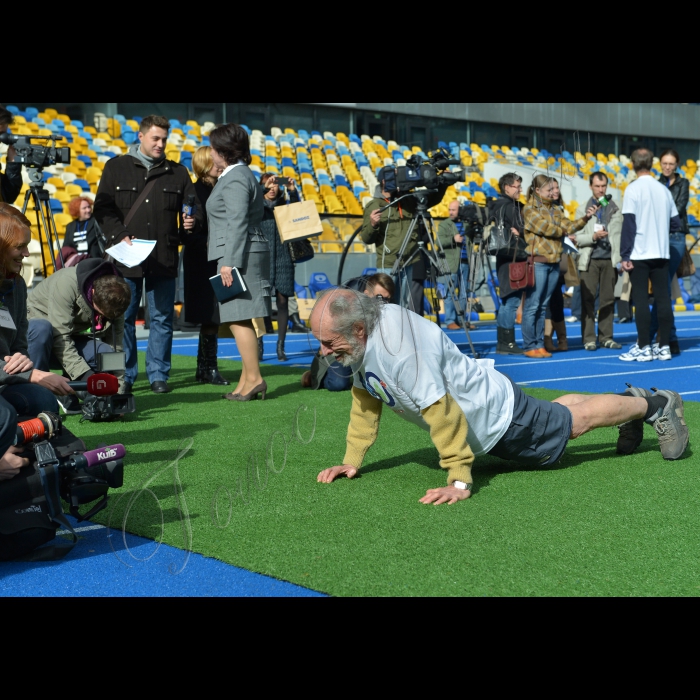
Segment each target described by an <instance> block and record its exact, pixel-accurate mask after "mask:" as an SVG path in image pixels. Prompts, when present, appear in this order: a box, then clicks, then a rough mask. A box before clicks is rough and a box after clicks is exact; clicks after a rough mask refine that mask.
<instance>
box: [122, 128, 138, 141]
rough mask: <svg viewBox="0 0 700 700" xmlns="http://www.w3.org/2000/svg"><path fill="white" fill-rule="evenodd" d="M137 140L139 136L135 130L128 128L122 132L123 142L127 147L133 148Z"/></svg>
mask: <svg viewBox="0 0 700 700" xmlns="http://www.w3.org/2000/svg"><path fill="white" fill-rule="evenodd" d="M137 140H138V134H137V133H136V132H135V131H134V130H133V129H129V128H128V127H127V128H126V129H124V130H123V131H122V141H124V143H125V144H126V145H127V146H131V145H132V144H134V143H136V141H137Z"/></svg>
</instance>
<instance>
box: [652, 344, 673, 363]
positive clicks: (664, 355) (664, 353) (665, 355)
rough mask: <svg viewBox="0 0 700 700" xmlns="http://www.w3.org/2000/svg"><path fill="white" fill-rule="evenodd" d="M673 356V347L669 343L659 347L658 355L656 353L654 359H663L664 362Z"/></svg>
mask: <svg viewBox="0 0 700 700" xmlns="http://www.w3.org/2000/svg"><path fill="white" fill-rule="evenodd" d="M671 358H672V356H671V348H670V347H669V346H668V345H664V346H663V347H662V348H659V354H658V355H657V354H654V359H655V360H661V361H662V362H668V361H669V360H670V359H671Z"/></svg>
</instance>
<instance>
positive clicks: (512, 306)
mask: <svg viewBox="0 0 700 700" xmlns="http://www.w3.org/2000/svg"><path fill="white" fill-rule="evenodd" d="M521 298H522V292H515V293H514V294H509V295H508V296H507V297H506V298H505V299H501V308H500V309H498V317H497V318H496V325H497V326H498V327H499V328H507V329H508V330H510V329H512V328H515V319H516V317H517V315H518V308H519V307H520V299H521Z"/></svg>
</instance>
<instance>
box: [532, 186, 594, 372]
mask: <svg viewBox="0 0 700 700" xmlns="http://www.w3.org/2000/svg"><path fill="white" fill-rule="evenodd" d="M555 189H557V182H556V180H555V179H554V178H551V177H549V176H548V175H537V176H536V177H535V178H534V180H533V181H532V184H531V185H530V189H529V190H528V193H527V199H528V202H527V205H526V206H525V209H523V218H524V221H525V240H526V242H527V246H528V254H532V255H534V257H535V286H534V287H532V288H530V289H528V290H527V294H526V297H525V305H524V307H523V320H522V333H523V346H524V349H525V356H526V357H532V358H543V357H551V356H552V355H551V353H548V352H547V351H546V350H545V349H544V321H545V314H546V311H547V305H548V304H549V298H550V297H551V296H552V292H553V291H554V289H555V287H556V285H557V283H558V282H559V261H560V260H561V256H562V252H563V248H564V246H563V239H564V236H570V235H571V234H573V233H576V232H577V231H580V230H581V229H582V228H583V227H584V226H585V225H586V224H587V223H588V221H589V220H590V219H591V217H592V216H593V215H594V214H595V212H596V208H595V207H590V208H589V209H588V210H587V211H586V216H584V217H583V218H582V219H579V220H578V221H574V222H571V221H569V219H567V218H566V214H565V213H564V210H563V209H562V207H560V206H558V205H557V204H556V201H555V200H554V199H553V195H554V192H555Z"/></svg>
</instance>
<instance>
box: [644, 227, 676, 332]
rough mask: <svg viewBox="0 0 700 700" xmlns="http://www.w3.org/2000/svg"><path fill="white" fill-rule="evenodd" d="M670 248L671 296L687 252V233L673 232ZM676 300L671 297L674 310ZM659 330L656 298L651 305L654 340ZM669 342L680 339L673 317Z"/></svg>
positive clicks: (669, 281)
mask: <svg viewBox="0 0 700 700" xmlns="http://www.w3.org/2000/svg"><path fill="white" fill-rule="evenodd" d="M669 243H670V246H669V249H670V252H671V259H670V260H669V262H668V294H669V296H671V282H673V276H674V275H675V274H676V272H677V271H678V266H679V265H680V264H681V260H683V254H684V253H685V234H684V233H672V234H671V235H670V237H669ZM681 284H683V282H681ZM673 304H674V300H673V298H672V299H671V310H672V312H673ZM658 330H659V316H658V313H657V310H656V299H654V306H652V307H651V327H650V331H651V340H652V342H653V341H654V338H655V337H656V334H657V332H658ZM668 340H669V342H672V341H673V342H677V341H678V332H677V331H676V319H675V318H672V324H671V333H670V334H669V337H668Z"/></svg>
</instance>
